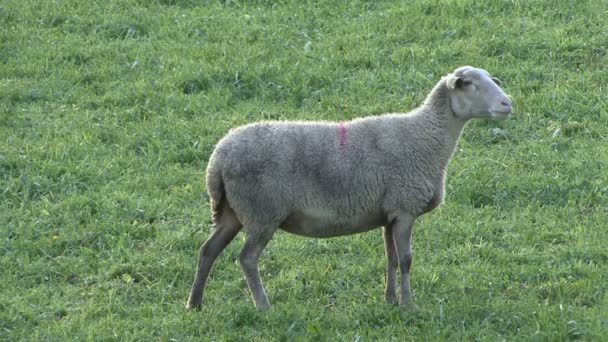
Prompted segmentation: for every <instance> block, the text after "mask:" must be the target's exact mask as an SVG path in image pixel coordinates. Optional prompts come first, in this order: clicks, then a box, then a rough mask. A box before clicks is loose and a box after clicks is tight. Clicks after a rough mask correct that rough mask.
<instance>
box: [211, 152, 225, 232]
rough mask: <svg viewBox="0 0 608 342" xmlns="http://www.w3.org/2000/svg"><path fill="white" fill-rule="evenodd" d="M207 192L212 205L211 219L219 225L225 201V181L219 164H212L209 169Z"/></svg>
mask: <svg viewBox="0 0 608 342" xmlns="http://www.w3.org/2000/svg"><path fill="white" fill-rule="evenodd" d="M207 192H208V193H209V201H210V204H211V215H212V216H211V217H212V218H213V222H214V223H217V222H219V219H220V215H221V213H222V203H223V202H224V200H225V198H224V197H225V190H224V181H223V179H222V172H221V168H220V167H219V165H217V162H210V163H209V166H208V167H207Z"/></svg>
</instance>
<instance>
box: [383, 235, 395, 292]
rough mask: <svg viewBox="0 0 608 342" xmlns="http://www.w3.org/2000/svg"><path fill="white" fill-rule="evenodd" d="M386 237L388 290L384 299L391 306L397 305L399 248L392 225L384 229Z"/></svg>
mask: <svg viewBox="0 0 608 342" xmlns="http://www.w3.org/2000/svg"><path fill="white" fill-rule="evenodd" d="M382 234H383V235H384V251H385V253H386V290H385V291H384V299H385V300H386V301H387V302H388V303H391V304H397V303H398V302H399V300H398V299H397V290H396V288H395V284H396V283H397V266H399V264H398V258H397V248H396V247H395V238H394V236H393V227H392V225H391V224H388V225H386V226H385V227H383V228H382Z"/></svg>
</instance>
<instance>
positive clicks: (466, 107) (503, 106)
mask: <svg viewBox="0 0 608 342" xmlns="http://www.w3.org/2000/svg"><path fill="white" fill-rule="evenodd" d="M500 84H501V82H500V80H499V79H498V78H495V77H492V76H491V75H490V74H489V73H488V72H487V71H485V70H483V69H477V68H473V67H470V66H464V67H460V68H458V69H456V70H455V71H454V73H452V74H450V75H448V76H447V79H446V86H447V87H448V89H449V90H450V106H451V108H452V111H453V112H454V114H455V115H456V116H457V117H459V118H461V119H470V118H492V119H498V120H504V119H507V118H508V117H509V116H511V112H512V107H511V99H510V98H509V96H508V95H507V94H505V92H504V91H503V90H502V89H501V88H500Z"/></svg>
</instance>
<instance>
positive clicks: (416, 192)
mask: <svg viewBox="0 0 608 342" xmlns="http://www.w3.org/2000/svg"><path fill="white" fill-rule="evenodd" d="M499 85H500V81H499V80H498V79H496V78H493V77H491V76H490V74H489V73H488V72H487V71H485V70H482V69H476V68H473V67H469V66H465V67H461V68H458V69H456V70H455V71H454V72H453V73H452V74H449V75H447V76H445V77H443V78H442V79H441V80H440V81H439V83H437V85H436V86H435V87H434V89H433V90H432V91H431V93H430V94H429V95H428V97H427V98H426V100H425V101H424V103H423V104H422V106H420V107H419V108H417V109H415V110H413V111H412V112H411V113H408V114H386V115H381V116H373V117H366V118H361V119H356V120H353V121H349V122H343V123H325V122H261V123H255V124H251V125H246V126H243V127H240V128H237V129H235V130H233V131H231V132H230V133H229V134H228V135H227V136H226V137H224V138H223V139H222V140H221V141H220V142H219V143H218V145H217V147H216V148H215V150H214V152H213V154H212V155H211V158H210V160H209V164H208V167H207V188H208V191H209V196H210V199H211V206H212V210H213V222H214V230H213V232H212V234H211V236H210V237H209V238H208V239H207V241H206V242H205V243H204V244H203V245H202V246H201V248H200V255H199V260H198V269H197V272H196V276H195V279H194V284H193V285H192V290H191V292H190V298H189V299H188V304H187V307H188V308H200V307H201V304H202V298H203V290H204V287H205V283H206V281H207V277H208V275H209V272H210V270H211V267H212V265H213V262H214V261H215V259H216V257H217V256H218V255H219V254H220V253H221V252H222V250H223V249H224V248H225V247H226V246H227V245H228V244H229V243H230V242H231V241H232V239H233V238H234V237H235V236H236V235H237V233H238V232H239V230H240V229H241V227H243V226H244V227H246V228H247V232H248V236H247V240H246V242H245V245H244V246H243V249H242V251H241V253H240V257H239V260H240V263H241V267H242V269H243V272H244V273H245V277H246V279H247V284H248V286H249V289H250V291H251V293H252V296H253V299H254V301H255V305H256V307H257V308H258V309H267V308H269V307H270V302H269V301H268V297H267V296H266V293H265V290H264V287H263V285H262V281H261V279H260V275H259V272H258V259H259V257H260V254H261V253H262V250H263V249H264V247H266V244H267V243H268V242H269V241H270V240H271V239H272V236H273V234H274V232H275V231H276V230H277V229H278V228H281V229H283V230H285V231H287V232H290V233H293V234H298V235H304V236H308V237H317V238H327V237H334V236H341V235H348V234H355V233H362V232H366V231H369V230H371V229H374V228H377V227H381V226H382V227H383V234H384V241H385V252H386V256H387V259H388V263H387V267H386V273H387V276H386V290H385V299H386V300H387V301H388V302H390V303H397V302H398V300H397V292H396V286H395V283H396V281H397V267H398V266H399V268H400V272H401V277H400V283H401V297H400V302H401V303H402V304H406V303H409V302H410V301H411V292H410V267H411V263H412V248H411V238H412V227H413V224H414V221H415V219H416V217H418V216H420V215H422V214H424V213H426V212H429V211H431V210H433V209H434V208H436V207H437V206H438V205H439V204H441V203H442V201H443V197H444V191H445V189H444V187H445V176H446V168H447V166H448V163H449V161H450V159H451V157H452V154H453V153H454V150H455V149H456V145H457V143H458V139H459V138H460V134H461V132H462V130H463V128H464V126H465V124H466V123H467V121H468V120H469V119H471V118H492V119H506V118H508V117H509V116H510V115H511V110H512V107H511V100H510V98H509V97H508V96H507V95H506V94H505V93H504V92H503V91H502V89H501V88H500V87H499Z"/></svg>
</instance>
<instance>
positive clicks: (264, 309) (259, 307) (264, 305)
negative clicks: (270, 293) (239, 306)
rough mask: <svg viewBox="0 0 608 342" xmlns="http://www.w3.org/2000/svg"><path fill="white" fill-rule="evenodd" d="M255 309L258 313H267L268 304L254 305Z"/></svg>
mask: <svg viewBox="0 0 608 342" xmlns="http://www.w3.org/2000/svg"><path fill="white" fill-rule="evenodd" d="M255 308H256V309H258V311H268V310H270V303H264V304H260V305H256V306H255Z"/></svg>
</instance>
